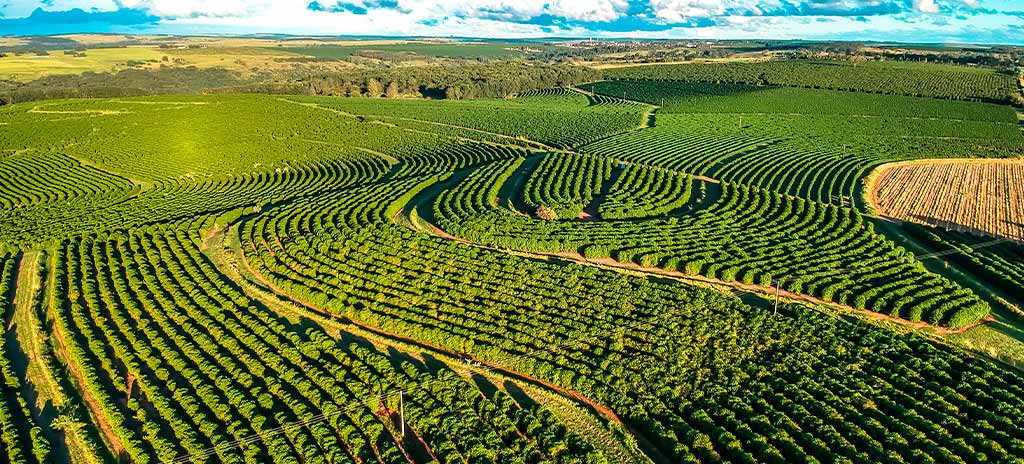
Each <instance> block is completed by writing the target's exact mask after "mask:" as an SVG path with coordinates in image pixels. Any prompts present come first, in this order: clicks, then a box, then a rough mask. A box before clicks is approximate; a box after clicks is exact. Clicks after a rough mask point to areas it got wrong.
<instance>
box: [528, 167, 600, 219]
mask: <svg viewBox="0 0 1024 464" xmlns="http://www.w3.org/2000/svg"><path fill="white" fill-rule="evenodd" d="M611 172H612V162H611V160H610V159H608V158H602V157H596V156H588V155H570V154H560V153H550V154H547V155H544V158H543V159H541V161H540V164H539V165H538V166H537V169H536V170H534V172H533V174H532V175H531V176H530V177H529V178H528V179H527V180H526V186H525V191H524V192H523V193H524V199H525V201H526V204H527V205H529V206H530V207H532V208H534V209H536V208H539V207H541V206H545V207H548V208H551V209H552V210H553V211H554V213H555V215H556V217H558V218H565V219H574V218H576V217H579V215H580V213H581V212H582V211H583V208H585V207H586V206H587V205H588V204H589V203H590V202H591V201H592V200H593V199H594V197H595V196H597V195H598V194H599V193H600V192H601V187H602V185H603V184H604V182H605V181H607V180H608V178H609V177H610V176H611Z"/></svg>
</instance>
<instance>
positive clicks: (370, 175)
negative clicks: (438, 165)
mask: <svg viewBox="0 0 1024 464" xmlns="http://www.w3.org/2000/svg"><path fill="white" fill-rule="evenodd" d="M388 169H389V166H388V164H387V163H386V162H385V161H384V160H383V159H381V158H379V157H375V156H369V155H366V154H356V155H351V156H349V158H348V159H344V158H341V159H338V160H336V161H324V162H315V163H307V164H305V165H299V166H292V167H286V168H281V169H277V170H275V171H273V172H262V173H259V174H253V175H246V176H236V177H228V178H220V179H214V180H197V181H179V182H167V183H166V184H163V185H160V186H158V187H156V188H153V189H151V190H147V191H145V192H142V193H140V194H138V195H131V196H116V195H112V196H103V197H97V198H94V197H83V198H80V199H75V200H71V201H68V202H64V203H61V204H59V205H54V204H40V205H33V206H29V207H23V208H18V209H14V210H6V211H0V241H4V242H7V243H12V244H17V243H27V244H41V243H51V242H56V241H59V240H61V239H64V238H66V237H71V236H75V235H79V234H85V233H92V232H97V231H102V230H114V229H120V228H126V227H133V226H137V225H142V224H151V223H156V222H161V221H168V220H176V219H181V218H185V217H191V216H195V215H198V214H201V213H208V212H216V211H224V210H230V209H237V208H242V207H246V208H248V209H249V212H254V211H255V210H258V209H259V207H260V206H262V205H266V204H269V203H273V202H277V201H282V200H284V199H287V198H293V197H295V196H300V195H309V194H315V193H317V192H322V191H326V190H331V189H335V188H340V187H344V186H347V185H353V184H356V183H362V182H370V181H373V180H375V179H379V178H380V177H382V176H383V175H384V174H385V173H386V172H388Z"/></svg>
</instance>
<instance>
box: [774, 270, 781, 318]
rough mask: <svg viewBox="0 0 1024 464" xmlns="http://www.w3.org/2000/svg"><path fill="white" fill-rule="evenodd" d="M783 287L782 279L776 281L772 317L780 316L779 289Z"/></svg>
mask: <svg viewBox="0 0 1024 464" xmlns="http://www.w3.org/2000/svg"><path fill="white" fill-rule="evenodd" d="M780 286H782V279H778V280H776V281H775V308H774V309H772V316H776V315H778V314H779V287H780Z"/></svg>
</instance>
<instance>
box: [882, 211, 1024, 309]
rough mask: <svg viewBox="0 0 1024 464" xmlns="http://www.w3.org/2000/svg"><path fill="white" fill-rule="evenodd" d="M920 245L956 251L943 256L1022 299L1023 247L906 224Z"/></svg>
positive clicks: (971, 235) (944, 250)
mask: <svg viewBox="0 0 1024 464" xmlns="http://www.w3.org/2000/svg"><path fill="white" fill-rule="evenodd" d="M902 228H903V230H905V231H906V232H907V233H908V234H910V235H911V236H912V237H914V238H915V239H917V241H918V243H922V244H924V245H926V246H927V247H928V248H929V249H931V250H932V251H934V252H946V251H949V250H955V251H956V253H955V254H950V255H948V256H945V257H943V259H945V260H949V261H952V262H955V263H957V264H959V265H961V266H963V267H965V268H967V269H968V270H970V271H971V272H973V273H974V274H975V275H978V276H980V277H982V278H983V279H984V282H985V283H986V284H989V285H992V286H994V287H996V288H999V289H1000V290H1002V291H1004V292H1006V293H1008V294H1010V295H1013V296H1016V297H1018V298H1021V295H1020V291H1021V289H1022V288H1024V244H1021V243H1018V242H1010V241H1006V242H996V241H994V240H998V239H992V238H991V237H983V236H978V235H975V234H970V233H963V232H954V231H944V230H942V229H939V228H935V227H924V226H919V225H917V224H912V223H909V222H905V223H903V225H902Z"/></svg>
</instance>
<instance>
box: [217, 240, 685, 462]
mask: <svg viewBox="0 0 1024 464" xmlns="http://www.w3.org/2000/svg"><path fill="white" fill-rule="evenodd" d="M237 234H238V228H237V224H236V225H232V226H229V227H226V228H222V229H219V230H218V231H216V232H215V233H212V234H211V235H210V236H208V237H207V240H206V242H207V243H209V244H211V245H212V246H207V247H206V249H205V250H204V254H206V256H207V257H208V258H210V260H211V262H212V263H213V264H214V267H215V268H217V269H218V271H219V272H220V273H221V274H222V275H224V276H225V277H226V278H228V279H229V280H231V281H232V282H234V283H235V284H236V285H238V286H239V288H240V289H241V290H242V291H243V292H245V294H246V295H248V296H250V297H252V298H253V299H255V300H256V301H258V302H260V303H261V304H263V305H264V306H266V307H267V308H268V309H271V310H273V311H274V312H276V313H277V314H280V315H282V316H284V317H285V318H287V319H289V320H293V321H301V320H302V319H309V320H312V321H314V322H316V323H318V324H320V325H321V326H323V327H324V328H325V329H327V330H328V331H329V332H328V333H331V334H332V335H334V336H335V337H337V336H339V335H340V334H342V333H350V334H355V335H357V336H360V337H362V338H364V339H367V340H370V341H372V342H374V344H379V345H383V346H390V347H395V348H397V349H399V350H401V351H404V352H406V353H409V354H410V355H415V353H416V352H424V353H428V354H430V355H431V356H433V357H435V358H437V359H443V360H447V361H448V363H447V364H449V366H450V367H451V368H452V369H454V370H456V371H460V370H461V373H463V374H464V375H467V376H468V375H469V374H473V373H483V374H484V375H490V376H495V377H496V378H499V379H502V380H504V381H509V380H512V381H516V382H519V383H523V384H525V385H527V386H529V387H531V388H534V389H536V390H537V391H539V392H544V393H547V394H554V395H556V396H557V397H559V398H561V399H562V401H563V402H565V404H563V405H562V407H567V406H569V405H582V406H585V409H587V410H588V412H587V414H590V415H597V416H600V417H602V418H603V420H606V421H610V422H611V423H613V424H616V426H620V427H628V425H627V424H624V423H623V422H622V420H621V419H620V418H619V417H618V415H616V414H615V412H613V411H612V410H611V409H608V408H607V407H605V406H604V405H602V404H600V403H598V402H596V401H594V400H591V399H590V398H587V397H586V396H584V395H582V394H580V393H578V392H576V391H574V390H571V389H568V388H564V387H561V386H558V385H555V384H553V383H551V382H548V381H546V380H543V379H540V378H537V377H534V376H531V375H529V374H525V373H521V372H517V371H514V370H511V369H509V368H506V367H504V366H501V365H500V364H498V363H494V362H487V361H483V360H479V359H476V358H474V357H472V356H471V355H468V354H464V353H458V352H455V351H452V350H449V349H447V348H444V347H441V346H437V345H433V344H429V343H425V342H421V341H419V340H416V339H414V338H411V337H407V336H404V335H401V334H397V333H392V332H388V331H385V330H381V329H379V328H377V327H374V326H370V325H367V324H364V323H362V322H360V321H357V320H354V319H350V318H347V317H343V316H339V315H337V314H333V313H330V312H329V311H326V310H324V309H322V308H319V307H317V306H316V305H314V304H312V303H310V302H307V301H304V300H302V299H300V298H296V297H293V296H292V295H289V294H288V293H286V292H284V291H283V290H282V289H280V288H278V287H276V286H275V285H273V283H271V282H270V281H269V280H267V279H266V278H265V277H263V276H262V275H261V274H260V273H259V271H257V270H256V269H254V268H253V267H252V266H251V265H250V264H249V260H248V257H247V256H246V254H245V251H244V249H243V247H242V246H241V243H240V239H239V238H238V236H237ZM451 239H453V240H455V237H451ZM239 264H241V265H239ZM481 367H482V368H483V369H480V368H481ZM576 407H579V406H576ZM577 420H582V421H583V423H587V424H588V430H591V431H594V432H601V434H607V431H606V430H604V427H603V426H601V425H598V424H597V423H596V422H595V421H594V420H586V419H577ZM632 432H633V433H632V434H633V435H634V436H636V437H637V439H638V441H640V442H641V443H646V442H645V439H644V438H643V437H642V436H640V435H639V433H638V432H636V431H632ZM413 433H414V434H415V433H416V432H415V431H413ZM417 436H418V435H417ZM594 439H595V440H597V441H600V442H602V443H605V446H608V443H610V442H615V439H614V438H612V437H611V436H598V437H595V438H594ZM417 446H422V447H423V448H424V449H426V450H427V451H428V452H430V448H429V447H428V446H427V445H426V443H425V442H422V440H421V443H420V444H418V445H417ZM646 446H647V449H648V450H650V452H656V451H655V449H654V447H653V445H650V444H647V445H646ZM618 447H619V448H620V449H615V450H613V451H614V455H616V456H633V457H634V458H635V457H636V456H635V454H634V453H630V452H629V450H628V449H626V448H625V447H623V445H622V444H621V443H620V444H618ZM635 462H643V461H641V460H636V461H635ZM657 462H658V463H668V462H670V460H668V459H667V458H665V457H664V456H662V459H660V460H658V461H657Z"/></svg>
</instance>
